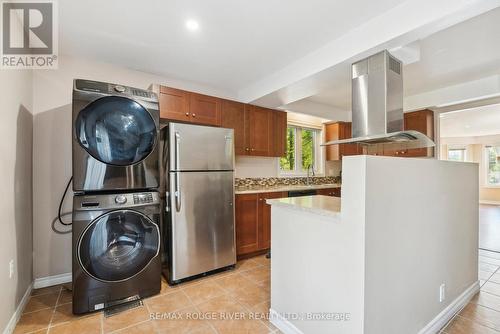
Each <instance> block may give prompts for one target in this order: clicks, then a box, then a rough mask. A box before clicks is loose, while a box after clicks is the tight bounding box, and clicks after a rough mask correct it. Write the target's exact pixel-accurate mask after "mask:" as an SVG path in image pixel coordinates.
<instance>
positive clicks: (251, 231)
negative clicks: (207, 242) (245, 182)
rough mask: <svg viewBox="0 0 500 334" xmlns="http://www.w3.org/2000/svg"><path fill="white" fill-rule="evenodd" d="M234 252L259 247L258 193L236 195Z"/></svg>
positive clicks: (250, 250) (240, 253)
mask: <svg viewBox="0 0 500 334" xmlns="http://www.w3.org/2000/svg"><path fill="white" fill-rule="evenodd" d="M235 218H236V224H235V225H236V254H237V255H238V256H239V255H243V254H249V253H253V252H256V251H257V250H258V249H259V194H242V195H236V207H235Z"/></svg>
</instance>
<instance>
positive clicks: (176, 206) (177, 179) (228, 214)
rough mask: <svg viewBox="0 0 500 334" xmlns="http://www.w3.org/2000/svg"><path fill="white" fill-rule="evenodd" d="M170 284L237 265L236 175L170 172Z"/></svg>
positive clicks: (227, 173)
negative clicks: (235, 222) (235, 223)
mask: <svg viewBox="0 0 500 334" xmlns="http://www.w3.org/2000/svg"><path fill="white" fill-rule="evenodd" d="M169 178H170V182H169V183H170V187H171V189H170V196H169V202H170V217H171V219H170V222H169V223H170V226H169V227H170V228H169V230H170V237H169V238H168V239H169V247H168V250H169V251H170V252H171V254H169V256H168V257H169V258H170V264H169V271H170V281H178V280H180V279H184V278H187V277H190V276H194V275H198V274H201V273H205V272H208V271H211V270H215V269H219V268H223V267H227V266H230V265H233V264H235V263H236V247H235V228H234V206H233V202H234V190H233V172H170V173H169Z"/></svg>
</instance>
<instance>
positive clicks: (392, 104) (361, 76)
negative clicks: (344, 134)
mask: <svg viewBox="0 0 500 334" xmlns="http://www.w3.org/2000/svg"><path fill="white" fill-rule="evenodd" d="M402 70H403V64H402V63H401V62H400V61H399V60H398V59H396V58H394V57H393V56H392V55H391V54H389V52H387V50H384V51H382V52H379V53H377V54H374V55H373V56H370V57H368V58H366V59H363V60H360V61H358V62H357V63H354V64H352V137H353V138H349V139H343V140H334V141H329V142H326V143H324V144H323V146H328V145H336V144H351V143H352V144H360V145H376V144H388V143H394V144H396V143H407V144H408V145H409V146H411V148H420V147H432V146H435V144H434V142H433V141H432V140H431V139H430V138H429V137H427V136H426V135H424V134H423V133H421V132H418V131H413V130H407V131H404V130H403V127H404V122H403V73H402Z"/></svg>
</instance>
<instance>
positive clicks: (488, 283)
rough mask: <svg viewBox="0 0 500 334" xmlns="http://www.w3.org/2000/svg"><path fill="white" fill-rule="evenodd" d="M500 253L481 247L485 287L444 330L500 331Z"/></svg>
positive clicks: (450, 333)
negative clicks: (484, 249)
mask: <svg viewBox="0 0 500 334" xmlns="http://www.w3.org/2000/svg"><path fill="white" fill-rule="evenodd" d="M499 267H500V253H494V252H488V251H483V250H479V280H480V282H481V291H480V292H479V293H478V294H477V295H476V296H475V297H474V298H473V299H472V300H471V301H470V302H469V304H468V305H467V306H465V307H464V309H463V310H462V311H460V312H459V313H458V314H457V315H456V316H455V318H454V319H453V320H452V321H451V322H450V323H449V324H448V326H446V327H445V328H444V329H443V330H442V331H441V333H446V334H490V333H500V271H499Z"/></svg>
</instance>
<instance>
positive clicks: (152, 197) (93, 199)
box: [73, 192, 160, 210]
mask: <svg viewBox="0 0 500 334" xmlns="http://www.w3.org/2000/svg"><path fill="white" fill-rule="evenodd" d="M73 203H74V208H75V209H78V210H102V209H114V208H128V207H134V206H144V205H155V204H159V203H160V198H159V195H158V193H157V192H141V193H122V194H99V195H77V196H75V197H74V202H73Z"/></svg>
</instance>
